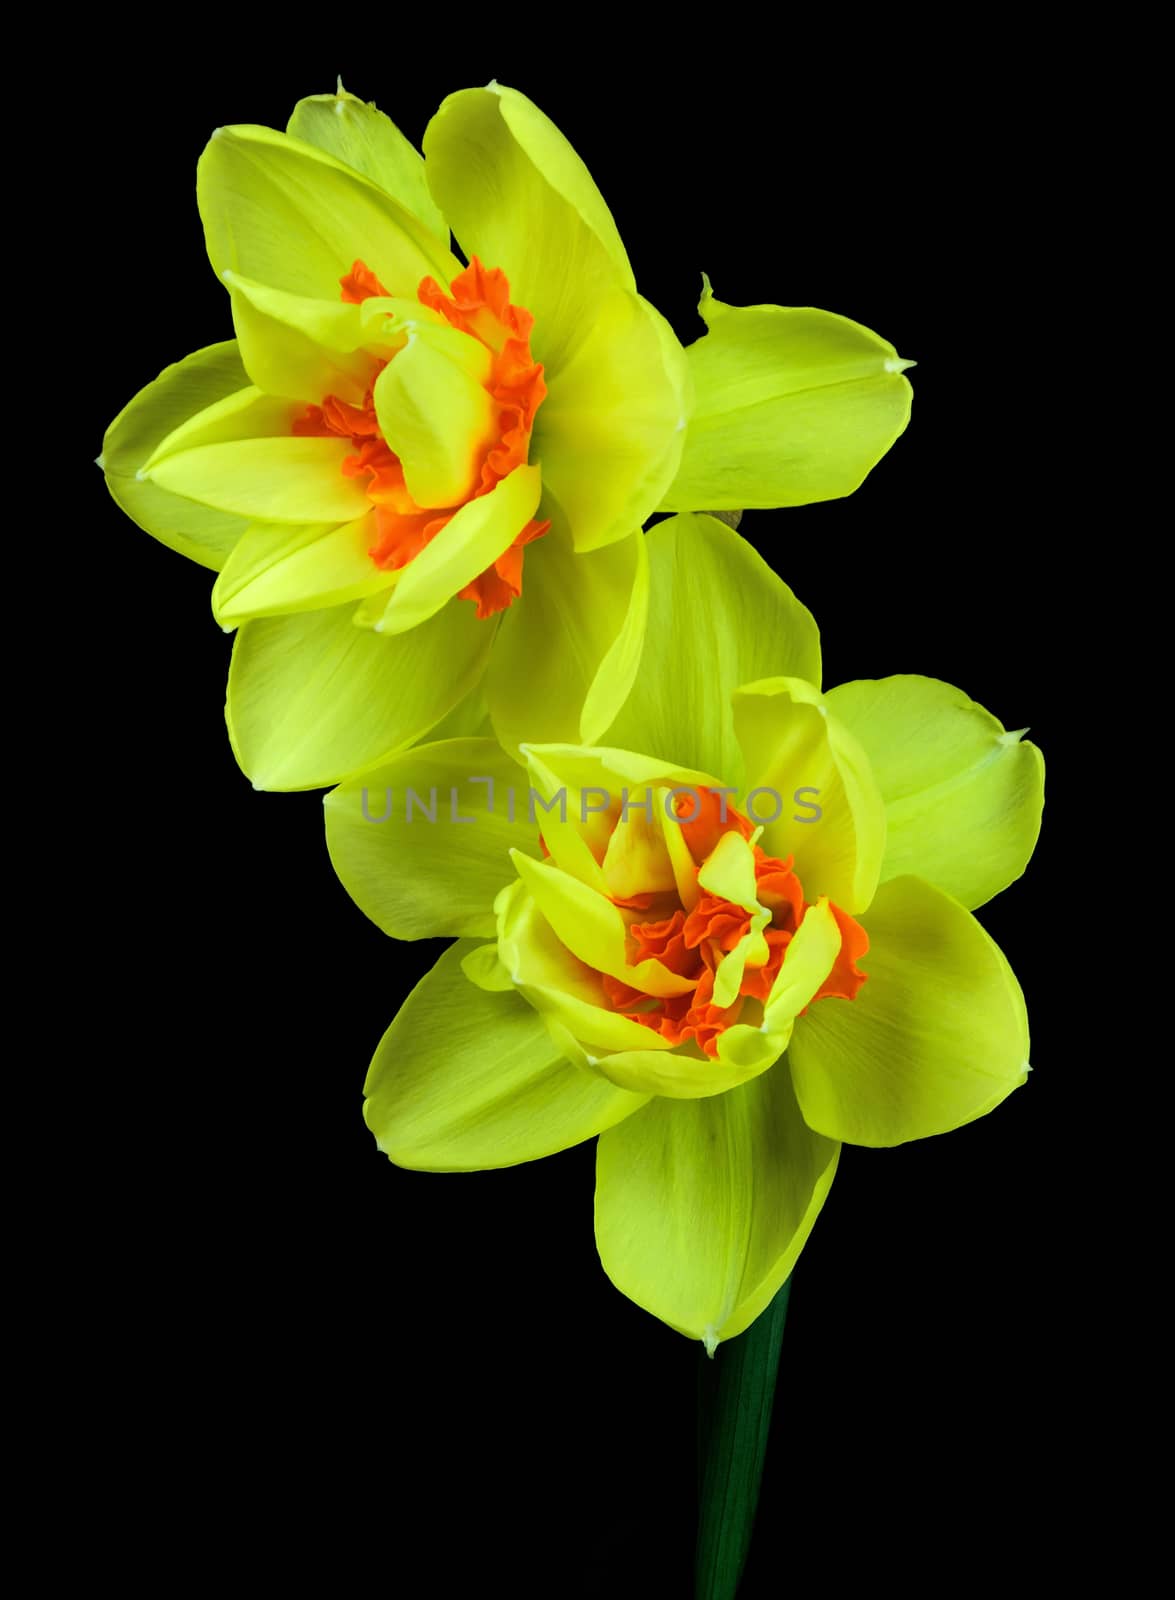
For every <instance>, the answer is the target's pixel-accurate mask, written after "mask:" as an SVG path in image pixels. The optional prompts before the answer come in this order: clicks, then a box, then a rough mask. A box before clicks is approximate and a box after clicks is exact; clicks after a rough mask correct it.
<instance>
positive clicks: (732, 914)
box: [602, 789, 869, 1058]
mask: <svg viewBox="0 0 1175 1600" xmlns="http://www.w3.org/2000/svg"><path fill="white" fill-rule="evenodd" d="M694 794H697V795H699V796H700V800H701V804H700V806H695V805H694V800H693V795H694ZM676 808H677V810H678V812H679V814H680V815H682V816H683V818H684V815H685V810H686V809H688V810H690V811H691V812H692V813H693V815H691V817H690V819H689V820H683V821H682V824H681V830H682V835H683V837H684V838H685V842H686V845H687V847H688V849H689V851H690V854H691V856H692V857H693V860H694V862H695V868H696V869H700V868H701V867H702V866H704V865H705V862H706V860H707V859H708V857H709V856H710V854H711V852H712V851H713V849H714V848H715V846H716V845H717V843H718V840H719V839H720V838H721V837H722V835H723V834H724V833H727V832H731V831H734V832H737V833H739V834H740V835H741V836H742V837H743V838H744V839H749V838H750V836H751V834H752V833H753V832H754V826H753V824H752V823H750V822H749V821H748V820H747V818H746V817H744V816H741V815H740V814H739V813H738V812H737V811H735V810H734V809H733V808H732V807H730V806H727V805H726V804H725V801H724V800H723V799H722V796H721V794H720V792H719V791H715V790H712V789H702V790H700V791H693V792H692V793H691V797H690V798H689V799H684V798H682V799H680V800H679V801H678V802H677V803H676ZM752 848H753V850H754V856H755V885H756V893H757V896H758V900H759V904H760V905H761V906H762V907H763V908H764V909H765V910H770V912H771V921H770V923H769V924H768V925H767V927H765V928H764V929H763V936H764V938H765V939H766V942H767V949H768V959H767V962H766V964H765V965H764V966H761V967H751V966H750V965H749V964H748V966H747V969H746V971H745V972H744V974H743V979H742V983H741V984H740V986H739V992H738V995H737V997H736V998H735V1000H734V1002H733V1004H732V1005H729V1006H726V1007H722V1006H717V1005H715V1004H714V1002H713V992H714V974H715V971H716V969H717V967H718V964H719V961H720V960H721V958H722V957H723V956H724V955H727V954H729V952H730V951H732V950H733V949H734V948H735V946H736V945H737V944H738V942H739V940H740V939H742V938H743V937H744V935H745V934H747V933H748V932H749V931H750V927H751V915H750V913H749V912H748V911H747V910H745V909H744V907H742V906H740V905H735V904H733V903H732V902H731V901H729V900H724V899H722V897H721V896H720V895H716V894H711V893H710V892H709V891H708V890H705V889H702V890H700V891H699V894H698V899H697V901H696V903H695V904H694V907H693V909H692V910H690V911H688V912H687V911H686V910H685V908H684V907H683V906H682V905H681V903H680V901H679V899H678V897H677V895H676V893H674V892H673V891H669V892H668V893H660V894H649V895H636V896H634V897H632V898H630V899H627V900H615V901H614V902H613V903H614V904H616V905H618V906H620V907H621V908H622V909H624V910H634V909H635V910H637V911H638V912H639V913H646V914H647V913H648V912H649V911H655V912H656V913H657V915H656V916H655V917H654V918H653V919H651V920H649V921H644V922H632V923H630V925H629V929H628V933H629V937H630V939H631V940H632V942H633V949H632V952H631V953H630V956H629V959H630V961H632V962H633V964H636V963H638V962H640V961H644V960H646V959H647V958H649V957H652V958H655V959H656V960H658V961H660V962H662V963H663V964H664V965H665V966H666V967H668V968H669V970H670V971H671V972H675V973H677V974H678V976H679V977H683V978H692V979H694V980H695V988H694V989H693V990H692V991H691V992H690V993H687V994H681V995H673V996H670V997H668V998H664V999H661V998H657V997H655V996H652V995H648V994H645V993H643V992H642V991H641V990H639V989H633V988H630V987H629V985H628V984H626V983H623V982H622V981H621V980H620V979H618V978H612V977H609V976H608V975H607V974H604V975H602V976H603V983H604V992H605V994H606V995H607V997H608V1002H609V1004H610V1005H611V1006H612V1008H613V1009H614V1010H615V1011H618V1012H620V1013H621V1014H622V1015H623V1016H626V1017H628V1018H629V1020H630V1021H632V1022H639V1023H642V1024H643V1025H644V1026H645V1027H647V1028H653V1029H655V1030H656V1031H657V1032H658V1033H659V1034H660V1035H661V1036H662V1038H664V1039H667V1040H668V1041H669V1042H670V1044H673V1045H678V1044H685V1043H687V1042H688V1041H690V1040H693V1041H695V1042H696V1043H697V1044H698V1045H699V1046H700V1047H701V1049H702V1050H703V1051H705V1053H706V1055H708V1056H710V1057H711V1058H713V1057H715V1056H717V1054H718V1039H719V1036H720V1035H721V1034H722V1033H723V1032H724V1031H725V1030H726V1029H727V1028H729V1027H731V1026H732V1025H733V1024H734V1023H736V1022H737V1021H738V1020H739V1016H740V1013H741V1012H742V1010H743V1008H744V1005H745V1003H746V1001H747V1000H757V1001H760V1002H763V1001H765V1000H767V998H768V996H769V995H770V993H771V987H772V985H773V984H774V982H775V979H776V978H777V977H778V975H779V969H780V967H781V966H782V964H783V957H784V952H785V951H786V950H787V947H788V945H789V944H790V943H791V941H792V939H793V938H794V937H795V934H796V932H797V931H798V929H799V926H800V924H801V922H802V921H803V920H804V915H805V913H806V911H807V910H808V906H807V904H806V903H805V901H804V889H803V885H802V884H801V882H800V880H799V878H798V877H797V876H796V873H795V872H794V870H793V866H792V862H793V858H792V857H791V856H788V858H787V859H786V860H785V861H781V860H779V859H778V858H777V857H775V856H769V855H767V854H766V853H765V852H764V851H763V850H761V849H760V848H759V846H758V845H754V846H753V847H752ZM830 909H831V911H832V914H833V916H834V917H835V918H836V922H837V926H838V927H839V929H840V933H841V948H840V953H839V954H838V955H837V958H836V961H835V962H834V963H833V967H832V971H831V972H830V973H829V974H828V977H827V978H826V979H825V980H824V982H823V983H822V984H821V986H820V988H819V989H818V990H817V992H816V994H815V995H814V996H813V999H812V1003H813V1004H815V1002H816V1001H817V1000H824V999H834V998H835V999H841V1000H852V999H855V998H856V995H857V992H858V990H859V989H860V987H861V985H862V984H863V983H864V982H865V980H866V976H867V974H865V973H864V972H861V971H859V970H858V967H857V962H858V961H859V960H860V958H861V957H862V956H863V955H864V954H865V952H866V951H867V950H868V948H869V936H868V934H867V933H866V932H865V930H864V928H862V927H861V925H860V923H859V922H856V921H855V920H854V919H853V918H852V917H851V916H849V914H848V912H847V911H842V910H841V908H840V907H839V906H837V905H833V904H831V902H830ZM635 1007H639V1009H634V1008H635Z"/></svg>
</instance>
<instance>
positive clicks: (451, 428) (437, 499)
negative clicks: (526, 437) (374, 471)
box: [375, 327, 499, 509]
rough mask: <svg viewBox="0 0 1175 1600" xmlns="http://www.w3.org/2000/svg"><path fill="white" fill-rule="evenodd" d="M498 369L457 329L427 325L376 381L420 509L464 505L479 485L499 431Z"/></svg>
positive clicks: (384, 420) (386, 423) (380, 410)
mask: <svg viewBox="0 0 1175 1600" xmlns="http://www.w3.org/2000/svg"><path fill="white" fill-rule="evenodd" d="M491 364H492V357H491V356H490V353H489V351H488V350H487V349H486V347H485V346H484V345H482V344H481V343H480V342H479V341H478V340H476V339H471V338H469V337H468V335H466V334H463V333H459V332H458V331H457V329H456V328H427V327H421V328H419V329H417V330H416V331H415V332H414V334H413V335H412V336H410V337H409V339H408V343H407V345H406V347H405V348H404V349H403V350H401V351H400V353H399V355H397V357H396V359H395V360H394V361H390V362H389V363H388V365H387V366H386V367H385V368H384V370H383V371H382V372H381V373H380V375H379V377H378V378H377V379H376V381H375V409H376V414H377V416H378V417H379V426H380V431H381V432H382V434H383V436H384V439H385V440H386V441H387V443H388V445H389V446H390V447H391V448H392V450H394V451H395V453H396V455H397V456H399V458H400V462H401V464H402V466H403V468H404V482H405V483H406V485H407V487H408V492H409V494H410V495H411V496H412V498H413V499H414V500H415V501H416V504H417V505H418V506H423V507H426V508H428V509H435V508H437V507H440V506H455V505H460V504H461V502H462V501H463V500H465V499H466V497H467V496H469V495H471V494H472V493H473V491H474V489H475V488H476V487H477V485H478V482H479V480H480V473H481V461H482V458H483V457H484V455H485V453H486V451H487V450H488V449H489V448H490V446H491V445H492V444H494V443H496V441H497V438H498V432H499V428H498V416H499V408H498V405H497V403H496V402H495V401H494V400H493V398H492V397H491V395H490V393H489V391H488V390H487V389H486V388H485V382H486V380H487V378H488V377H489V374H490V367H491Z"/></svg>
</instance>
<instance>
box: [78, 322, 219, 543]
mask: <svg viewBox="0 0 1175 1600" xmlns="http://www.w3.org/2000/svg"><path fill="white" fill-rule="evenodd" d="M248 382H249V379H248V375H247V374H246V372H245V369H244V367H243V366H242V365H241V358H240V355H239V354H238V351H237V347H236V344H235V343H232V342H230V343H228V344H214V345H210V346H209V347H208V349H206V350H197V351H196V352H195V353H194V354H193V355H190V356H185V358H184V359H183V360H182V361H177V362H176V363H175V365H174V366H170V367H167V368H166V369H165V370H164V371H163V372H161V373H160V375H159V376H158V378H156V379H155V381H154V383H149V384H148V385H147V387H146V388H145V389H141V390H140V391H139V393H138V394H137V395H136V396H135V398H134V399H133V400H132V401H131V402H130V404H129V405H127V406H125V407H124V408H123V409H122V411H120V412H119V414H118V416H117V417H115V419H114V421H113V422H112V423H111V424H110V426H109V428H108V429H107V430H106V438H105V439H104V441H103V444H102V456H101V464H102V468H103V470H104V472H105V474H106V485H107V488H108V489H109V490H110V493H111V495H112V496H113V497H114V499H115V500H116V501H117V502H118V504H119V505H120V506H121V507H122V509H123V510H124V511H125V512H126V514H127V515H128V516H129V517H131V518H133V520H134V521H135V522H137V523H138V525H139V527H140V528H143V529H144V530H145V531H146V532H147V533H149V534H151V535H152V536H153V537H154V538H156V539H158V540H159V542H160V544H165V545H167V546H168V548H169V549H172V550H176V551H178V552H179V554H180V555H183V556H187V557H188V558H189V559H190V560H192V561H198V562H199V563H200V565H201V566H203V567H211V568H212V569H213V570H214V571H215V570H218V569H219V568H220V567H222V566H223V565H224V562H225V558H226V557H227V556H228V553H229V551H230V550H231V549H232V548H233V546H234V545H235V544H236V542H237V540H238V539H239V538H240V537H241V535H242V534H243V533H244V531H245V527H246V521H245V519H244V518H243V517H235V516H232V515H230V514H229V513H227V512H223V511H214V510H212V509H211V507H209V506H202V505H195V504H193V502H192V501H190V500H186V499H183V498H181V497H180V496H178V495H174V494H172V493H171V492H170V490H168V489H163V488H161V487H160V486H159V485H158V484H155V483H150V482H148V481H147V479H145V478H140V477H139V473H140V472H141V470H142V469H143V467H144V466H145V465H146V463H147V461H148V460H149V459H150V458H151V456H152V455H153V454H154V453H155V450H156V448H157V446H158V445H159V443H160V441H161V440H163V439H165V438H166V437H167V436H168V434H170V433H173V432H174V431H175V429H176V428H179V427H182V426H183V424H184V423H186V422H188V421H189V420H190V419H191V418H192V417H195V416H198V415H200V413H201V412H204V411H206V410H207V409H208V408H209V407H210V406H214V405H217V404H219V402H221V401H223V400H225V399H227V398H228V397H230V396H232V395H235V394H239V393H240V391H241V390H242V389H245V388H246V387H247V385H248Z"/></svg>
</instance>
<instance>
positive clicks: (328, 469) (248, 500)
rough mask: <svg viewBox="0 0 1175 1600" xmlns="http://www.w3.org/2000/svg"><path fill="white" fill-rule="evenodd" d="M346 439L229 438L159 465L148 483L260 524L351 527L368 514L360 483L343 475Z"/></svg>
mask: <svg viewBox="0 0 1175 1600" xmlns="http://www.w3.org/2000/svg"><path fill="white" fill-rule="evenodd" d="M354 453H355V449H354V446H353V445H352V443H351V441H350V440H349V439H333V438H332V439H314V438H311V439H296V438H269V439H234V440H232V441H230V442H229V443H227V444H206V445H200V446H198V447H197V448H196V449H194V450H181V451H179V453H178V454H176V455H168V456H166V457H164V458H162V459H160V460H157V461H156V462H155V464H154V466H152V467H151V469H150V471H149V473H148V476H149V477H150V479H151V482H152V483H157V484H159V485H160V487H161V488H164V489H170V490H171V491H172V493H173V494H183V495H187V496H188V498H189V499H190V500H199V501H200V503H201V504H202V505H209V506H214V507H215V508H216V509H217V510H219V511H231V512H233V513H234V514H235V515H237V516H240V517H249V518H255V519H257V520H258V521H262V522H301V523H306V522H353V521H355V519H356V518H358V517H362V516H365V515H366V514H367V512H368V511H369V510H370V509H371V502H370V501H369V500H368V498H367V494H366V491H365V489H364V486H363V480H362V479H361V478H350V477H347V476H345V475H344V473H343V470H342V467H343V462H344V461H345V460H346V458H347V457H348V456H349V455H354Z"/></svg>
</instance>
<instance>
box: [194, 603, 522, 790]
mask: <svg viewBox="0 0 1175 1600" xmlns="http://www.w3.org/2000/svg"><path fill="white" fill-rule="evenodd" d="M353 618H354V606H352V605H345V606H336V607H334V608H333V609H331V610H329V611H307V612H302V613H299V614H298V615H296V616H289V617H264V618H262V619H260V620H259V621H257V622H247V623H246V624H245V626H244V627H243V628H242V629H241V631H240V632H239V633H238V635H237V638H236V643H235V645H234V648H233V660H232V667H231V668H230V671H229V680H228V705H227V707H226V716H227V719H228V729H229V737H230V739H231V740H232V744H233V750H234V751H235V753H236V757H237V760H238V761H239V762H240V764H241V766H242V768H243V769H244V771H245V772H246V773H247V775H248V776H249V777H250V778H251V779H252V780H253V783H254V786H255V787H256V788H258V789H318V788H325V787H326V786H327V785H329V784H334V783H339V782H341V781H342V780H343V779H344V778H347V777H350V776H351V775H352V774H353V773H356V772H360V771H362V770H364V769H366V768H369V767H373V766H376V765H377V764H378V763H379V762H381V761H385V760H387V759H388V758H390V757H391V756H392V755H394V754H395V753H396V752H397V751H399V750H402V749H404V748H405V747H406V746H407V745H410V744H413V743H414V742H415V741H416V740H417V739H420V738H421V737H422V736H423V735H424V734H426V733H427V732H428V730H429V729H430V728H431V727H433V726H434V725H435V724H436V723H437V722H439V721H440V719H441V718H442V717H443V716H445V715H447V713H448V712H449V711H451V710H452V709H453V707H454V706H456V705H457V703H458V702H459V701H460V700H461V699H462V698H463V697H464V696H465V695H466V694H468V693H469V691H470V689H472V688H473V687H474V685H475V684H476V683H477V681H478V679H479V678H480V677H481V675H482V673H483V672H484V670H485V664H486V658H487V656H488V654H489V651H490V647H491V645H492V644H493V639H494V626H493V623H492V622H479V621H478V619H477V614H476V612H475V610H474V608H473V606H471V605H469V604H468V603H467V602H465V601H454V602H453V603H452V604H451V605H449V606H446V607H445V609H444V610H443V611H441V612H439V613H438V615H437V616H435V617H433V618H431V619H430V620H429V621H428V622H427V623H425V624H424V625H423V626H422V627H420V628H417V629H414V630H413V632H412V633H410V634H404V635H402V636H399V637H393V638H388V637H386V636H384V635H382V634H378V633H373V632H371V631H370V630H368V629H364V628H358V627H356V626H355V623H354V620H353Z"/></svg>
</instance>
